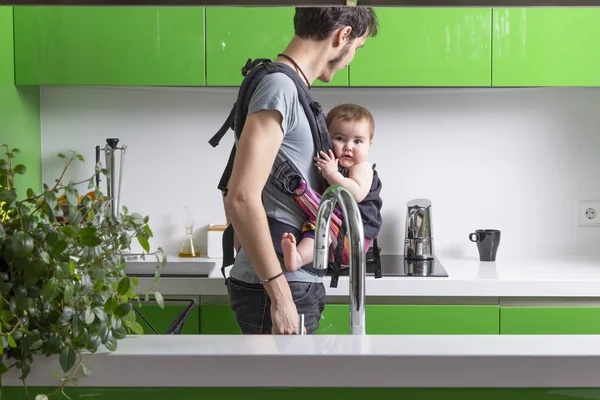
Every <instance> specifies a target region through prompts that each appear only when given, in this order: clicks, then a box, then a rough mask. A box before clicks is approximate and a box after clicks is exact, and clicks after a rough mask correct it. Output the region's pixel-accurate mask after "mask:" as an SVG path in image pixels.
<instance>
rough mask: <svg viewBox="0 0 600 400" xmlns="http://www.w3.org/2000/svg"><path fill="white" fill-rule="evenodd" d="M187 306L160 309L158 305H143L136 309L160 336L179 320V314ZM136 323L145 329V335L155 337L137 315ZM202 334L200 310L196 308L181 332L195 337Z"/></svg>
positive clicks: (177, 305)
mask: <svg viewBox="0 0 600 400" xmlns="http://www.w3.org/2000/svg"><path fill="white" fill-rule="evenodd" d="M186 306H187V304H168V303H167V304H165V307H164V308H160V307H159V306H158V305H156V304H142V306H141V307H137V306H136V308H137V309H138V310H139V311H140V313H141V314H142V315H143V316H144V318H146V319H147V320H148V322H150V324H152V326H153V327H154V329H156V330H157V331H158V333H159V334H162V333H164V332H165V331H166V330H167V328H168V327H169V325H171V322H173V320H175V318H177V316H178V315H179V313H180V312H181V311H182V310H183V309H184V308H185V307H186ZM136 321H137V322H139V324H140V325H142V328H144V333H145V334H149V335H154V334H155V333H154V331H153V330H152V329H151V328H150V326H148V324H147V323H146V322H144V320H143V319H142V318H141V317H140V316H139V315H137V314H136ZM198 333H200V310H199V308H198V307H197V306H196V307H194V309H193V310H192V311H191V312H190V314H189V315H188V317H187V319H186V321H185V325H184V326H183V330H182V331H181V334H182V335H194V334H198Z"/></svg>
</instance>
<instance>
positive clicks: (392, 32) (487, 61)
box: [350, 7, 492, 86]
mask: <svg viewBox="0 0 600 400" xmlns="http://www.w3.org/2000/svg"><path fill="white" fill-rule="evenodd" d="M375 12H376V13H377V17H378V19H379V32H378V34H377V36H376V37H370V38H368V39H367V41H366V43H365V46H364V48H362V49H359V50H358V51H357V52H356V56H355V58H354V61H352V63H351V64H350V86H490V85H491V51H492V50H491V48H492V46H491V44H492V38H491V35H492V11H491V9H490V8H429V7H427V8H393V7H389V8H376V9H375Z"/></svg>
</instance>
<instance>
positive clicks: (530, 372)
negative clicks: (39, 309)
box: [2, 335, 600, 388]
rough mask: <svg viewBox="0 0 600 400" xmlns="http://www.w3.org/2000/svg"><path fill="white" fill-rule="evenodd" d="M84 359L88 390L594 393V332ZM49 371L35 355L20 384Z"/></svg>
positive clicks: (7, 380)
mask: <svg viewBox="0 0 600 400" xmlns="http://www.w3.org/2000/svg"><path fill="white" fill-rule="evenodd" d="M84 357H85V358H84V360H85V361H84V362H85V363H86V365H87V366H89V367H90V368H91V369H92V371H93V373H92V375H91V376H82V375H79V386H88V387H90V386H112V387H117V386H136V387H183V386H197V387H208V386H212V387H227V386H239V387H251V386H260V387H302V386H309V387H552V388H558V387H600V381H599V380H598V376H600V336H599V335H576V336H569V335H401V336H395V335H390V336H388V335H365V336H350V335H331V336H327V335H323V336H320V335H316V336H273V335H248V336H242V335H234V336H229V335H214V336H213V335H148V336H139V337H138V336H132V337H128V338H126V339H124V340H122V341H119V342H118V349H117V351H116V352H114V353H102V354H98V353H97V354H93V355H85V356H84ZM52 371H57V372H59V371H61V369H60V367H59V365H58V357H51V358H46V357H40V358H37V359H36V360H35V363H34V366H33V368H32V369H31V374H30V375H29V377H28V379H27V383H28V385H29V386H52V385H54V386H56V385H57V379H56V378H55V377H54V376H53V375H52ZM300 372H301V373H300ZM60 375H61V376H62V373H61V374H60ZM18 378H19V374H18V371H15V370H11V371H9V372H8V373H6V374H5V375H3V377H2V384H3V385H5V386H20V385H22V383H21V381H20V380H19V379H18Z"/></svg>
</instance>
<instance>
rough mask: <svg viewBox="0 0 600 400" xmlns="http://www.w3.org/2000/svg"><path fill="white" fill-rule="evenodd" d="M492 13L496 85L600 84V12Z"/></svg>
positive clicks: (533, 10)
mask: <svg viewBox="0 0 600 400" xmlns="http://www.w3.org/2000/svg"><path fill="white" fill-rule="evenodd" d="M493 13H494V36H493V38H494V39H493V40H494V50H493V57H492V59H493V67H492V71H493V74H492V84H493V86H599V85H600V46H599V45H598V43H597V41H598V38H600V8H593V7H592V8H567V7H560V8H544V7H540V8H495V9H494V11H493Z"/></svg>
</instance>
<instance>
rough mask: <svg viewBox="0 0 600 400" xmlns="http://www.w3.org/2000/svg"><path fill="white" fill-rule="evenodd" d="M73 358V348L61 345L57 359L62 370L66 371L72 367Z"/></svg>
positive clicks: (73, 363)
mask: <svg viewBox="0 0 600 400" xmlns="http://www.w3.org/2000/svg"><path fill="white" fill-rule="evenodd" d="M75 358H76V356H75V350H73V347H71V346H65V347H63V349H62V351H61V352H60V356H59V359H58V360H59V362H60V367H61V368H62V370H63V372H68V371H70V370H71V368H73V365H75Z"/></svg>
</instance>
